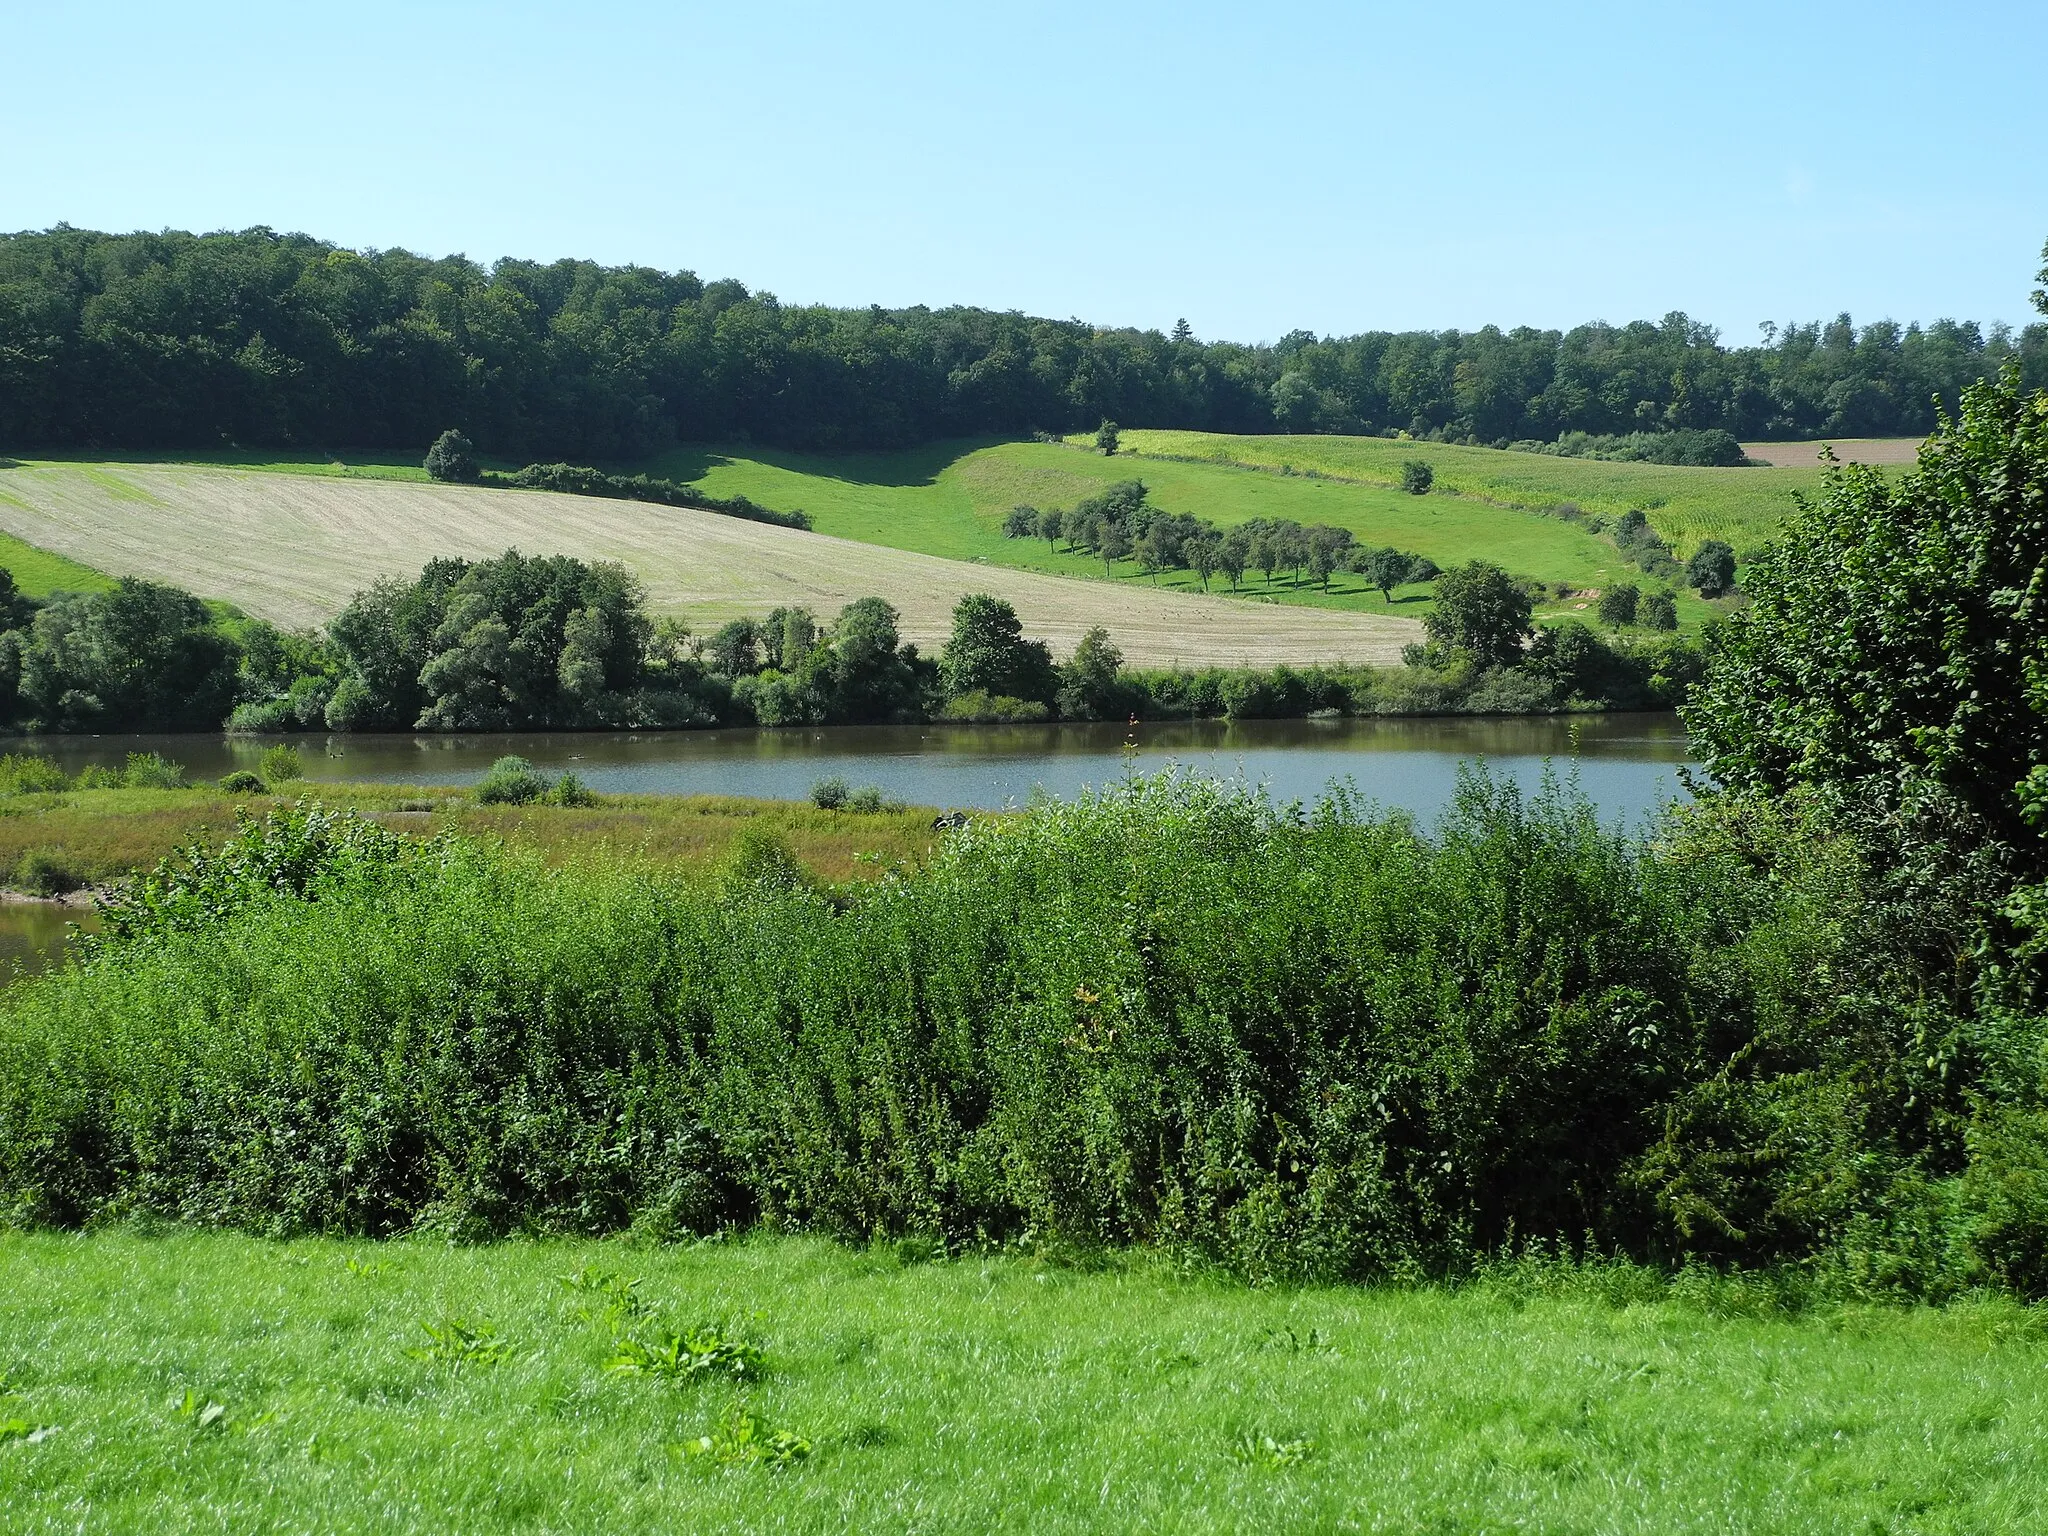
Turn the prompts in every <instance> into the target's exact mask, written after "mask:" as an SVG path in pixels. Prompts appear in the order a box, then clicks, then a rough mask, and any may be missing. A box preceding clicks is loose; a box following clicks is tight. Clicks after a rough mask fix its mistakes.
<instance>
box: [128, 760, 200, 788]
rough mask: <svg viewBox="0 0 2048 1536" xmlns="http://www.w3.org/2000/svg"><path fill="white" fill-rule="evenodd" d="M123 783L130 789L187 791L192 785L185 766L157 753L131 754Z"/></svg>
mask: <svg viewBox="0 0 2048 1536" xmlns="http://www.w3.org/2000/svg"><path fill="white" fill-rule="evenodd" d="M121 782H122V783H123V784H124V785H126V786H127V787H128V788H129V789H186V788H189V787H190V785H191V780H190V779H188V778H186V776H185V769H184V767H183V765H181V764H178V763H174V762H172V761H171V760H170V759H169V758H167V757H164V756H163V755H162V754H160V753H156V752H130V753H129V754H128V766H127V767H126V768H124V769H122V770H121Z"/></svg>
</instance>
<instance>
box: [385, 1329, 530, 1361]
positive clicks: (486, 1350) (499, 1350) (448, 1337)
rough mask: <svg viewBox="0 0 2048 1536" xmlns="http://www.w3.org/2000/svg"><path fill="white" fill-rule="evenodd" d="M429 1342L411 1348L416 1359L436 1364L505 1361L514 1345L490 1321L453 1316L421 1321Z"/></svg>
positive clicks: (411, 1352) (510, 1354)
mask: <svg viewBox="0 0 2048 1536" xmlns="http://www.w3.org/2000/svg"><path fill="white" fill-rule="evenodd" d="M420 1329H421V1331H422V1332H423V1333H425V1334H426V1336H427V1342H426V1343H425V1344H422V1345H419V1346H418V1347H416V1348H413V1349H408V1350H407V1351H406V1353H407V1354H409V1355H411V1356H412V1357H413V1358H414V1359H416V1360H425V1361H427V1362H428V1363H430V1364H433V1365H446V1366H458V1367H459V1366H465V1365H482V1366H490V1365H502V1364H504V1363H505V1361H507V1360H509V1359H511V1358H512V1345H511V1343H510V1341H509V1340H506V1339H504V1338H501V1337H500V1336H499V1334H498V1330H497V1329H496V1328H494V1327H492V1326H491V1324H489V1323H484V1322H474V1323H473V1322H470V1321H469V1320H467V1319H465V1318H460V1317H451V1318H448V1319H447V1320H445V1321H443V1322H440V1323H421V1324H420Z"/></svg>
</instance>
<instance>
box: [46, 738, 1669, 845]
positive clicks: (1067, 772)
mask: <svg viewBox="0 0 2048 1536" xmlns="http://www.w3.org/2000/svg"><path fill="white" fill-rule="evenodd" d="M275 740H276V738H271V739H269V740H256V739H235V738H223V737H219V736H156V737H145V736H95V737H46V738H42V739H40V740H37V741H34V742H31V743H29V744H28V745H29V748H30V749H31V750H36V751H42V752H47V753H48V754H49V755H50V756H52V757H54V758H56V759H57V760H58V761H60V762H61V763H63V764H64V765H65V767H66V768H67V769H70V770H73V771H76V770H77V769H78V768H82V767H84V766H86V765H87V764H89V763H102V764H118V763H119V762H121V761H122V760H123V758H124V757H125V756H126V754H128V753H130V752H141V751H158V752H162V753H163V754H164V755H165V756H167V757H171V758H174V759H176V760H177V761H179V762H181V763H183V764H185V765H186V767H187V768H188V769H190V770H191V771H192V772H193V773H194V774H195V775H198V776H203V777H207V778H217V777H218V776H220V775H221V774H224V773H227V772H229V771H230V770H232V769H235V768H252V769H253V768H255V767H256V766H257V763H258V760H259V759H260V757H261V756H262V753H263V750H264V748H265V747H267V746H270V745H272V744H274V741H275ZM296 740H297V741H298V743H299V746H300V750H301V752H302V754H303V755H304V757H305V761H306V771H307V776H308V777H309V778H311V779H314V780H316V781H317V780H322V779H327V780H380V781H385V782H397V783H412V784H445V785H461V784H468V783H473V782H474V781H475V780H476V778H477V777H478V776H479V775H480V774H481V773H482V772H483V771H484V769H485V768H487V767H488V766H489V765H490V763H491V762H492V760H493V759H495V758H497V757H500V756H502V755H504V754H506V753H508V752H516V753H518V754H519V755H520V756H522V757H526V758H530V759H532V760H533V761H534V762H535V763H537V764H539V765H540V766H541V767H543V768H547V769H550V770H553V771H562V770H573V771H574V772H576V773H577V774H578V775H580V776H581V777H582V778H583V779H584V781H585V782H586V783H588V784H589V785H590V786H591V787H592V788H593V789H598V790H606V791H611V792H614V793H654V794H730V795H750V796H760V797H764V798H770V799H800V798H802V797H803V796H804V795H805V794H807V793H808V791H809V788H810V786H811V784H812V783H813V782H814V781H815V780H817V779H819V778H823V777H827V776H836V777H839V778H843V779H845V780H846V781H847V782H848V783H849V784H853V785H856V786H858V785H862V784H877V785H879V786H881V788H882V789H883V790H885V791H886V792H887V793H888V794H890V795H892V796H894V797H895V798H897V799H900V800H904V801H907V802H909V803H911V804H917V805H941V806H967V807H977V808H985V809H994V808H999V807H1001V806H1004V805H1010V804H1021V803H1023V802H1024V801H1025V800H1027V799H1029V798H1030V796H1031V795H1032V794H1033V793H1034V792H1044V793H1048V794H1053V795H1061V796H1065V795H1071V794H1073V793H1074V792H1075V791H1077V790H1078V789H1080V788H1081V787H1082V786H1084V785H1100V784H1103V783H1105V782H1108V781H1110V780H1113V779H1115V778H1116V777H1118V776H1119V775H1121V774H1122V773H1124V772H1125V771H1126V770H1127V769H1128V768H1136V769H1137V770H1139V771H1143V772H1149V771H1152V770H1154V769H1157V768H1160V767H1162V766H1164V765H1165V764H1166V763H1168V762H1170V761H1177V762H1180V763H1182V764H1185V765H1187V766H1189V767H1192V768H1196V769H1199V770H1201V771H1202V772H1205V773H1211V774H1217V775H1222V776H1230V775H1238V774H1241V775H1243V776H1244V777H1245V778H1247V779H1249V780H1251V781H1252V782H1254V783H1259V784H1263V785H1265V786H1266V788H1267V790H1268V791H1269V792H1270V793H1271V794H1272V795H1274V796H1275V797H1276V798H1279V799H1282V800H1291V799H1305V800H1307V799H1314V798H1315V797H1316V796H1318V795H1320V794H1321V793H1322V792H1323V791H1324V789H1325V788H1326V787H1327V786H1328V785H1329V784H1330V783H1331V782H1332V781H1333V780H1338V779H1347V778H1348V779H1350V780H1352V781H1353V782H1355V783H1356V785H1357V786H1358V788H1359V790H1360V791H1361V792H1362V793H1363V794H1364V795H1366V796H1368V797H1369V798H1371V799H1374V800H1377V801H1379V802H1380V803H1382V804H1386V805H1393V806H1400V807H1403V808H1406V809H1408V810H1412V811H1414V812H1416V813H1418V814H1420V815H1422V816H1425V817H1427V816H1430V815H1432V814H1434V813H1435V812H1436V811H1438V810H1439V809H1441V808H1442V807H1443V805H1444V804H1445V803H1446V802H1447V801H1448V799H1449V797H1450V795H1451V793H1452V791H1453V789H1454V787H1455V784H1456V778H1457V766H1458V764H1459V763H1461V762H1467V761H1472V760H1476V759H1482V758H1483V759H1485V760H1486V761H1487V762H1488V764H1489V765H1491V766H1492V767H1493V768H1494V769H1495V770H1496V771H1499V772H1502V773H1505V774H1507V775H1509V776H1511V777H1513V778H1515V779H1516V780H1518V781H1520V782H1522V783H1524V784H1533V783H1535V782H1536V781H1537V780H1538V779H1539V778H1540V776H1541V774H1542V773H1543V771H1544V767H1545V764H1546V763H1547V762H1548V763H1552V764H1554V765H1555V766H1556V767H1557V768H1558V769H1559V770H1560V771H1564V770H1575V771H1576V773H1577V775H1578V778H1579V781H1580V783H1581V785H1582V787H1583V788H1584V789H1585V791H1586V793H1587V794H1588V795H1589V796H1591V797H1592V799H1593V800H1594V802H1595V803H1596V804H1598V805H1599V806H1600V807H1601V808H1602V810H1603V811H1604V812H1606V813H1607V814H1608V815H1610V816H1618V817H1621V818H1623V819H1626V820H1629V821H1635V820H1638V819H1639V818H1640V817H1641V816H1643V815H1644V814H1645V813H1647V812H1649V811H1651V810H1652V809H1654V808H1655V807H1656V806H1658V805H1660V804H1662V803H1664V802H1665V801H1668V800H1669V799H1671V798H1672V797H1674V796H1675V795H1677V794H1679V793H1680V785H1679V781H1678V774H1677V770H1678V768H1679V767H1680V766H1681V765H1682V764H1684V763H1685V762H1686V741H1685V732H1684V729H1683V727H1682V726H1680V725H1679V723H1678V722H1677V720H1676V719H1675V718H1674V717H1672V716H1670V715H1586V716H1577V717H1569V718H1564V717H1540V718H1528V717H1523V718H1513V717H1496V718H1490V719H1489V718H1477V719H1474V718H1455V719H1399V720H1339V719H1332V720H1248V721H1236V722H1227V721H1220V720H1196V721H1173V722H1157V721H1155V722H1148V723H1145V724H1141V725H1034V726H945V725H914V726H839V727H829V728H827V727H819V728H801V729H782V730H721V731H678V732H644V733H618V734H605V735H597V734H572V733H561V734H552V735H502V736H501V735H445V736H444V735H418V736H415V735H386V736H372V735H350V736H343V735H333V736H307V737H299V738H296Z"/></svg>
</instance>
